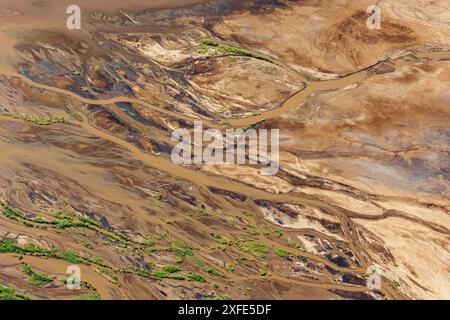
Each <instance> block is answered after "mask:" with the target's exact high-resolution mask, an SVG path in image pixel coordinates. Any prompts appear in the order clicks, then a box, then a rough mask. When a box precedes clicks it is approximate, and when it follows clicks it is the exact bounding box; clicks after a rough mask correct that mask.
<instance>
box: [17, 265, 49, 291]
mask: <svg viewBox="0 0 450 320" xmlns="http://www.w3.org/2000/svg"><path fill="white" fill-rule="evenodd" d="M22 271H23V272H24V273H25V274H27V275H28V276H30V277H29V278H28V284H29V285H32V286H39V285H41V284H43V283H50V282H52V281H53V278H51V277H50V276H48V275H46V274H43V273H37V272H34V271H33V269H32V268H31V267H30V266H29V265H28V264H26V263H24V264H23V266H22Z"/></svg>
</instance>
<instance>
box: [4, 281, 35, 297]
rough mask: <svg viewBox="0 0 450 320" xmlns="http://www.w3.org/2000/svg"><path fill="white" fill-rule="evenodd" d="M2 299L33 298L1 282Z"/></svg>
mask: <svg viewBox="0 0 450 320" xmlns="http://www.w3.org/2000/svg"><path fill="white" fill-rule="evenodd" d="M0 300H31V298H30V297H28V296H27V295H24V294H22V293H19V292H17V291H16V290H14V289H11V288H8V287H5V286H2V285H1V284H0Z"/></svg>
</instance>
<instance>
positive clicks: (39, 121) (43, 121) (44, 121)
mask: <svg viewBox="0 0 450 320" xmlns="http://www.w3.org/2000/svg"><path fill="white" fill-rule="evenodd" d="M2 115H3V116H5V117H10V118H14V119H17V120H21V121H25V122H30V123H33V124H36V125H39V126H48V125H50V124H55V123H64V122H65V120H64V117H63V116H55V117H46V118H33V117H30V116H27V115H17V114H12V113H2Z"/></svg>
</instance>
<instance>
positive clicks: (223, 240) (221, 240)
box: [212, 234, 231, 245]
mask: <svg viewBox="0 0 450 320" xmlns="http://www.w3.org/2000/svg"><path fill="white" fill-rule="evenodd" d="M212 237H213V238H214V240H215V241H216V242H218V243H220V244H225V245H228V244H230V243H231V240H230V239H228V238H227V237H225V236H221V235H217V234H215V235H213V236H212Z"/></svg>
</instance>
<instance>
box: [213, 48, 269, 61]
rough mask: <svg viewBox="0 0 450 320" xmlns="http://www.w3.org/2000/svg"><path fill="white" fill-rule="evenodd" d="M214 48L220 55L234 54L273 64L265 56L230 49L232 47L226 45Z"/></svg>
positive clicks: (238, 49) (239, 49)
mask: <svg viewBox="0 0 450 320" xmlns="http://www.w3.org/2000/svg"><path fill="white" fill-rule="evenodd" d="M216 48H217V51H219V52H222V53H230V54H235V55H238V56H245V57H251V58H255V59H259V60H264V61H267V62H273V60H272V59H271V58H269V57H267V56H263V55H261V54H259V53H255V52H252V51H248V50H245V49H241V48H237V47H232V46H227V45H219V46H218V47H216Z"/></svg>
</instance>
